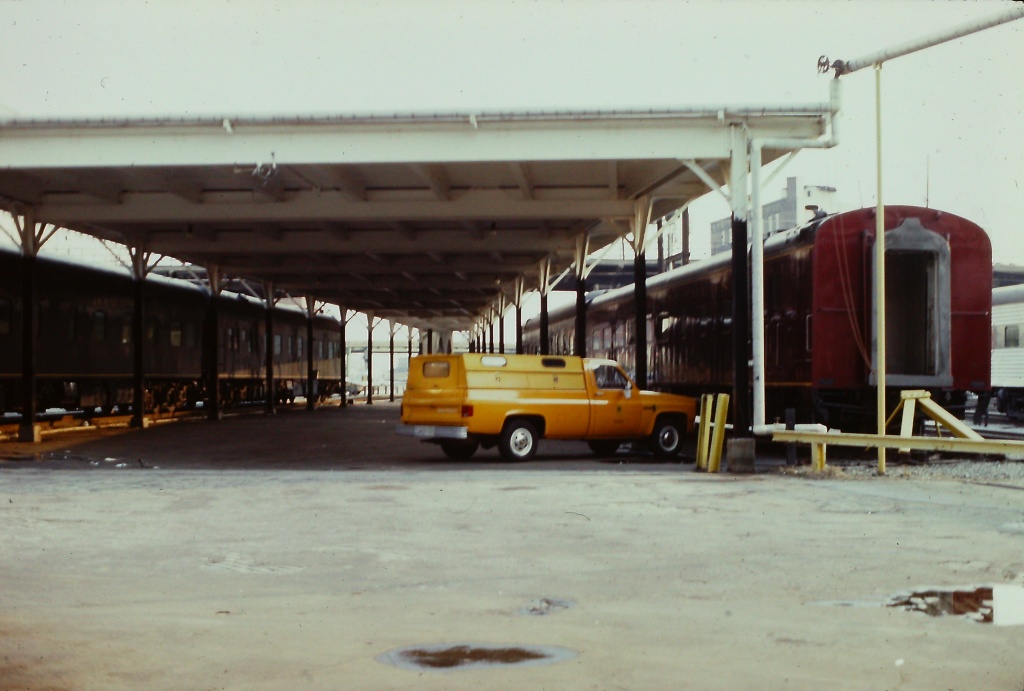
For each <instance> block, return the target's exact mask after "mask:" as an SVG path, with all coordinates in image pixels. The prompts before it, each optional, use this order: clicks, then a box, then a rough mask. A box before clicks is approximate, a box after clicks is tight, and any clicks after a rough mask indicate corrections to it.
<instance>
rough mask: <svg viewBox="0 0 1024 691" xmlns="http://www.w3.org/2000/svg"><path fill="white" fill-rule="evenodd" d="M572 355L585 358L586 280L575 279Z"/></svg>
mask: <svg viewBox="0 0 1024 691" xmlns="http://www.w3.org/2000/svg"><path fill="white" fill-rule="evenodd" d="M573 343H574V345H573V354H574V355H578V356H579V357H586V356H587V279H586V277H585V276H582V275H580V276H577V277H576V334H575V338H574V340H573Z"/></svg>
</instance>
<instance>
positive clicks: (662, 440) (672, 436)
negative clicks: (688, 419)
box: [658, 427, 679, 451]
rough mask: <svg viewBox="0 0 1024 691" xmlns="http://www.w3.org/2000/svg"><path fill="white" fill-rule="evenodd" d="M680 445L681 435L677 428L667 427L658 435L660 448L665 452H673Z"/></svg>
mask: <svg viewBox="0 0 1024 691" xmlns="http://www.w3.org/2000/svg"><path fill="white" fill-rule="evenodd" d="M678 444H679V433H678V432H677V431H676V429H675V427H665V428H663V429H662V430H661V432H660V433H659V434H658V446H660V447H661V448H662V449H664V450H665V451H672V450H673V449H675V448H676V446H677V445H678Z"/></svg>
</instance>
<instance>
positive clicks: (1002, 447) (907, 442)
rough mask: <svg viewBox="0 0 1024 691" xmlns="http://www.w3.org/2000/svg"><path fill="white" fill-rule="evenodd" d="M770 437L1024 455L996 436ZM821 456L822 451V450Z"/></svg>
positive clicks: (1022, 448) (1023, 448)
mask: <svg viewBox="0 0 1024 691" xmlns="http://www.w3.org/2000/svg"><path fill="white" fill-rule="evenodd" d="M772 441H777V442H787V441H792V442H801V443H804V444H812V445H821V446H822V447H824V446H825V445H828V444H831V445H834V446H859V447H862V448H879V447H882V448H889V449H900V448H908V449H915V450H920V451H945V452H950V453H980V454H1001V455H1010V456H1024V442H1019V441H1001V440H996V439H980V440H977V439H957V438H953V437H903V436H900V435H897V434H886V435H884V436H881V437H880V436H878V435H875V434H832V433H825V434H822V433H821V432H791V431H789V430H785V431H779V432H775V433H774V434H773V435H772ZM823 456H824V452H823Z"/></svg>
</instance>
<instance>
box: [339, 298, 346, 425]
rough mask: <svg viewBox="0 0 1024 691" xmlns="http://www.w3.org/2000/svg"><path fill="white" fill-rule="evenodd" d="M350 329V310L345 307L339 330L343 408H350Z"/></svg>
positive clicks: (342, 308) (342, 311) (342, 310)
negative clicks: (347, 333)
mask: <svg viewBox="0 0 1024 691" xmlns="http://www.w3.org/2000/svg"><path fill="white" fill-rule="evenodd" d="M346 327H348V309H347V308H346V307H344V306H342V307H341V328H340V329H339V332H340V333H339V335H340V336H341V345H340V346H339V348H338V349H339V350H340V351H341V407H342V408H345V407H347V406H348V338H346V334H345V329H346Z"/></svg>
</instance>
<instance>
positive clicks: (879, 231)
mask: <svg viewBox="0 0 1024 691" xmlns="http://www.w3.org/2000/svg"><path fill="white" fill-rule="evenodd" d="M875 131H876V133H877V139H876V142H875V153H876V158H877V167H878V169H877V184H878V189H877V194H878V200H877V201H878V208H877V209H875V315H876V316H875V334H876V339H875V384H876V391H877V399H876V404H877V408H876V410H875V414H876V415H877V416H878V420H877V423H878V436H880V437H884V436H885V419H886V416H885V383H886V381H885V372H886V370H885V364H886V363H885V347H886V342H885V204H884V203H883V202H882V63H880V62H879V63H876V64H875ZM878 474H879V475H885V447H884V446H879V447H878Z"/></svg>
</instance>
